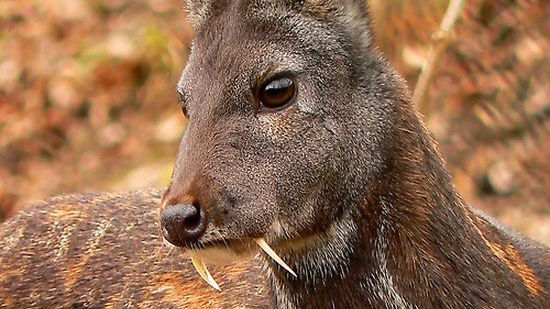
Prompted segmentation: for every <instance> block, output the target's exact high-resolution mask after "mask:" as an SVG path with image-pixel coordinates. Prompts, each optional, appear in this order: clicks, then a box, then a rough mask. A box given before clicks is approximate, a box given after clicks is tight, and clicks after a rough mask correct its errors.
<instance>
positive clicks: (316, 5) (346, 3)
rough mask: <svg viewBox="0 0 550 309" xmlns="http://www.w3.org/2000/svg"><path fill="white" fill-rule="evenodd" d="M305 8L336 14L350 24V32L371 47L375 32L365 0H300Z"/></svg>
mask: <svg viewBox="0 0 550 309" xmlns="http://www.w3.org/2000/svg"><path fill="white" fill-rule="evenodd" d="M300 3H302V5H304V9H306V10H308V11H311V12H315V13H320V14H329V15H330V14H334V12H338V15H339V17H341V18H343V19H344V22H345V23H346V24H347V25H349V26H350V32H351V33H352V34H353V35H355V36H357V39H358V41H359V42H360V43H361V44H362V45H363V46H365V47H370V45H371V43H372V41H373V32H372V28H371V25H370V15H369V8H368V4H367V2H366V1H365V0H304V1H300Z"/></svg>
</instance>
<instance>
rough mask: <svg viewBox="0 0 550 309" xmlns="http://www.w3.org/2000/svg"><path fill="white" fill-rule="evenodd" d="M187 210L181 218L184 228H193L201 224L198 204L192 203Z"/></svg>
mask: <svg viewBox="0 0 550 309" xmlns="http://www.w3.org/2000/svg"><path fill="white" fill-rule="evenodd" d="M190 206H191V207H189V211H188V213H187V214H186V216H185V218H184V219H183V225H184V227H185V229H188V230H194V229H196V228H197V227H199V225H200V224H201V209H200V207H199V205H196V204H192V205H190Z"/></svg>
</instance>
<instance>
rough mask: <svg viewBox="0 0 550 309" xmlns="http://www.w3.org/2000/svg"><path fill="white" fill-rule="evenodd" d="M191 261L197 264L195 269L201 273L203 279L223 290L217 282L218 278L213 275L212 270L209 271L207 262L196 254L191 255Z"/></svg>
mask: <svg viewBox="0 0 550 309" xmlns="http://www.w3.org/2000/svg"><path fill="white" fill-rule="evenodd" d="M191 262H193V266H195V269H196V270H197V272H198V273H199V275H201V277H202V279H204V281H206V282H207V283H208V284H210V285H211V286H212V287H213V288H214V289H216V290H218V291H221V289H220V286H219V285H218V283H216V280H214V278H213V277H212V275H211V274H210V272H209V271H208V268H206V264H204V262H203V261H202V260H201V259H200V258H199V257H197V256H196V255H191Z"/></svg>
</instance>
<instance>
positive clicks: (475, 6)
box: [0, 0, 550, 244]
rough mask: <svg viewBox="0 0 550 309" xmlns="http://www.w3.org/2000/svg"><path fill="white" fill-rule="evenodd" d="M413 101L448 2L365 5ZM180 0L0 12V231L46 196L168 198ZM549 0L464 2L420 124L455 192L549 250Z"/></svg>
mask: <svg viewBox="0 0 550 309" xmlns="http://www.w3.org/2000/svg"><path fill="white" fill-rule="evenodd" d="M369 3H370V6H371V8H372V15H373V18H374V23H373V26H374V27H375V30H376V33H377V41H378V44H379V45H380V47H381V49H382V50H383V51H384V52H385V53H386V55H387V57H388V58H389V59H390V61H391V62H392V63H393V64H394V65H395V67H396V68H397V70H398V71H399V72H400V73H401V74H402V75H403V76H404V77H405V78H406V79H407V81H408V83H409V87H410V89H411V91H412V89H414V86H415V84H416V81H417V79H418V75H419V73H420V70H421V65H422V63H423V61H424V59H425V58H426V55H427V51H428V49H429V46H430V44H431V43H432V37H433V34H434V32H435V31H436V29H437V28H438V26H439V23H440V22H441V19H442V17H443V15H444V13H445V10H446V7H447V4H448V1H444V0H425V1H413V0H373V1H369ZM191 38H192V29H191V26H190V25H189V24H188V23H187V22H186V18H185V11H184V8H183V1H182V0H41V1H38V0H26V1H20V0H19V1H17V0H2V2H1V3H0V221H1V220H2V219H3V218H6V217H8V216H10V215H11V214H13V213H14V212H15V211H16V210H17V209H18V208H20V207H21V206H22V205H24V204H25V203H28V202H30V201H33V200H37V199H42V198H46V197H48V196H51V195H54V194H61V193H70V192H84V191H121V190H128V189H136V188H144V187H150V186H156V187H163V186H166V184H167V182H168V180H169V177H170V173H171V169H172V163H173V160H174V158H175V155H176V149H177V144H178V142H179V138H180V137H181V135H182V133H183V131H184V129H185V120H184V119H183V116H181V111H180V107H179V105H178V102H177V98H176V92H175V84H176V81H177V79H178V77H179V74H180V72H181V70H182V68H183V67H184V65H185V61H186V59H187V56H188V52H189V43H190V40H191ZM549 51H550V1H543V0H541V1H535V0H530V1H527V0H516V1H510V0H470V1H466V5H465V7H464V10H463V14H462V18H461V19H460V20H459V21H458V24H457V25H456V27H455V31H454V35H453V38H452V41H451V43H450V45H449V46H448V49H447V50H446V52H445V54H444V55H443V57H442V59H441V62H440V64H439V65H438V66H437V67H436V70H435V75H434V78H433V80H432V82H431V84H430V87H429V91H428V96H427V101H428V102H429V103H430V104H429V105H428V108H427V109H426V112H425V117H426V119H427V121H428V125H429V128H430V129H431V131H432V132H433V134H434V136H435V137H436V139H437V140H438V141H439V146H440V149H441V151H442V152H443V155H444V156H445V158H446V160H447V162H448V166H449V168H450V170H451V171H452V173H453V177H454V180H455V183H456V186H457V187H458V189H459V191H460V192H461V194H462V195H463V196H464V198H465V199H466V200H467V201H468V202H469V203H471V204H473V205H475V206H477V207H480V208H482V209H484V210H486V211H488V212H489V213H491V214H492V215H494V216H496V217H497V218H499V219H500V220H502V221H503V222H505V223H507V224H509V225H512V226H514V227H515V228H516V229H518V230H520V231H522V232H524V233H526V234H528V235H529V236H531V237H533V238H535V239H537V240H539V241H541V242H544V243H546V244H550V146H549V142H550V140H549V137H550V56H549V54H550V53H549Z"/></svg>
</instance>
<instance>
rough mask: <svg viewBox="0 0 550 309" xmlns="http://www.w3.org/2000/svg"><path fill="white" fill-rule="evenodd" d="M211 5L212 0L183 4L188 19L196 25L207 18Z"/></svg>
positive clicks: (192, 0) (187, 0)
mask: <svg viewBox="0 0 550 309" xmlns="http://www.w3.org/2000/svg"><path fill="white" fill-rule="evenodd" d="M214 1H215V0H214ZM211 3H212V0H186V1H185V4H186V9H187V14H188V17H189V19H190V20H191V21H192V22H193V23H194V24H195V25H197V24H198V23H199V22H200V21H201V20H203V19H204V18H205V17H206V16H207V14H208V11H209V7H210V5H211Z"/></svg>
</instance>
